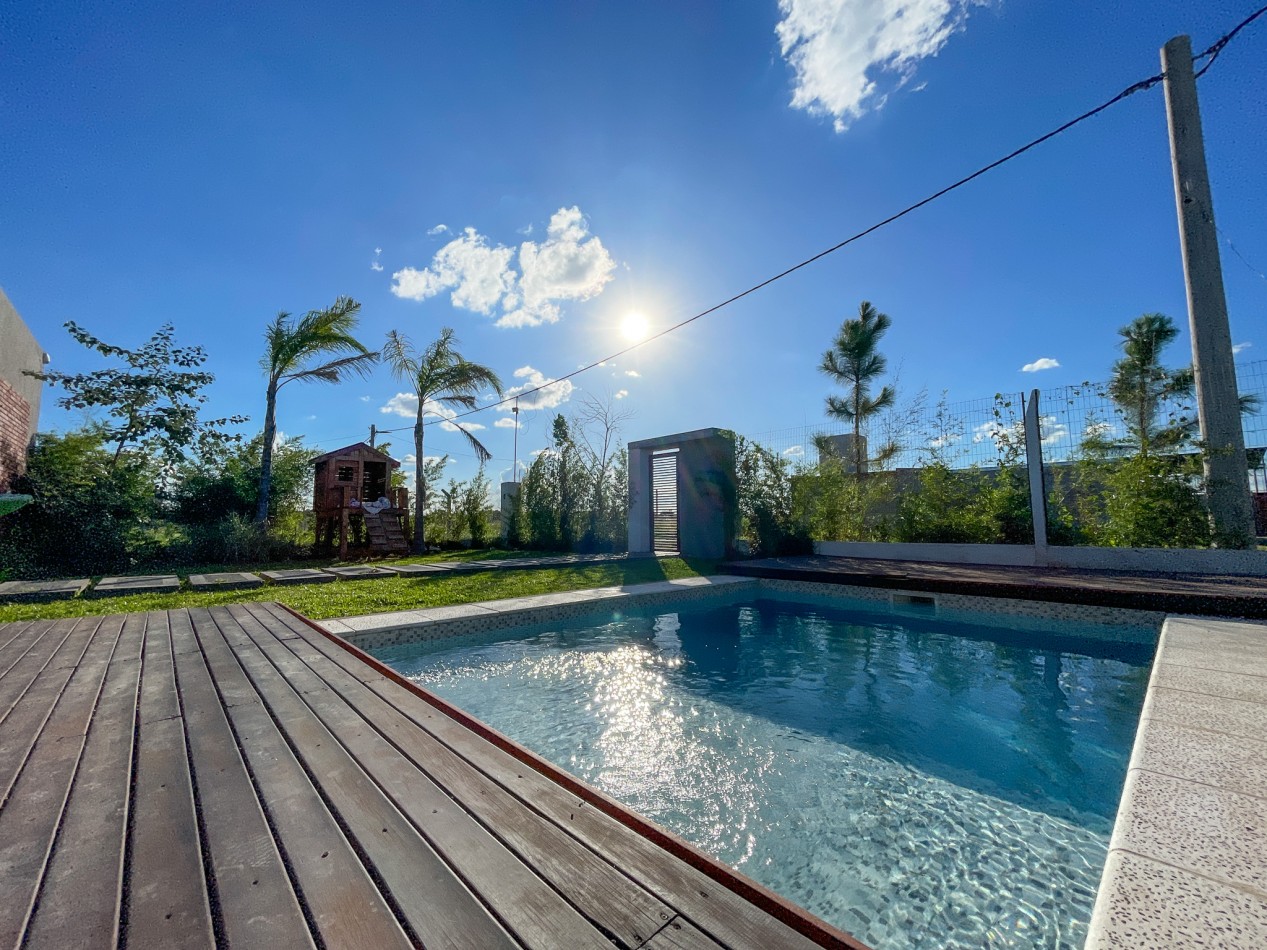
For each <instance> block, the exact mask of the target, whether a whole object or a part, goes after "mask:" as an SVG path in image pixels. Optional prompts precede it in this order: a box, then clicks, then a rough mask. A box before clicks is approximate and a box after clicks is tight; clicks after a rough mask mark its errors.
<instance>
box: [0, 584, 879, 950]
mask: <svg viewBox="0 0 1267 950" xmlns="http://www.w3.org/2000/svg"><path fill="white" fill-rule="evenodd" d="M115 946H119V947H126V946H130V947H145V948H149V947H181V948H197V947H210V946H218V947H233V948H235V950H236V948H242V947H261V948H267V950H284V948H289V947H306V948H317V947H322V948H330V950H334V948H376V950H377V948H390V947H410V946H426V947H471V948H481V950H484V948H498V947H541V948H584V947H594V948H610V947H612V946H616V947H627V948H639V947H645V948H648V950H664V948H701V950H702V948H709V947H718V946H725V947H734V948H739V947H762V948H772V947H793V948H795V947H805V948H808V947H812V946H836V947H851V948H859V947H862V944H860V943H858V942H857V941H855V940H853V939H852V938H850V937H848V936H846V935H845V934H842V933H840V932H839V931H835V930H833V929H832V928H830V927H828V926H827V925H826V924H823V923H822V922H821V921H818V920H817V919H816V918H814V917H812V916H810V915H808V914H806V913H805V912H804V911H801V910H799V909H798V908H796V907H794V906H792V905H790V904H788V903H786V902H784V901H782V900H780V899H779V898H777V897H775V896H774V895H773V894H771V893H770V892H768V891H765V890H764V889H762V888H760V887H759V886H758V885H756V884H753V883H752V882H750V881H748V880H747V879H746V878H743V877H741V876H740V875H737V874H735V873H734V872H732V871H730V870H729V869H726V868H724V867H722V866H721V865H718V864H716V862H713V861H712V860H711V859H709V858H707V857H706V856H704V855H703V854H702V853H700V852H698V851H696V850H694V849H692V848H690V847H689V846H687V845H684V844H682V843H681V842H679V841H677V840H676V839H674V838H672V837H671V836H669V835H667V834H666V833H664V832H662V831H660V830H659V829H657V828H656V827H655V826H652V825H650V824H649V823H647V822H645V821H643V820H642V819H639V818H638V817H637V816H635V815H633V814H632V813H629V812H628V811H626V810H625V809H623V808H621V807H620V806H619V805H617V804H616V803H614V802H612V801H611V800H609V799H606V798H605V797H603V796H602V795H600V794H598V793H596V792H594V791H592V790H590V789H588V788H586V787H585V786H583V785H581V784H580V783H579V782H577V781H576V780H574V779H571V778H570V777H569V776H566V775H565V774H564V773H561V772H559V771H558V770H556V769H554V768H553V767H552V766H549V765H548V764H546V763H544V762H543V761H542V760H540V759H537V758H536V757H535V756H533V755H532V754H531V753H528V752H526V751H525V750H523V749H521V748H520V747H518V746H516V745H515V744H514V743H513V742H510V741H509V740H507V739H505V738H504V737H502V736H500V735H499V734H497V733H494V732H492V731H491V730H489V729H487V727H483V726H482V725H481V724H479V723H476V722H474V721H472V720H469V719H468V718H467V717H464V716H463V715H462V714H461V713H460V712H458V711H456V710H453V709H451V708H450V707H448V706H447V705H446V704H445V703H443V701H441V700H439V699H438V698H436V697H432V696H430V695H429V694H425V693H423V692H422V691H420V690H417V689H416V688H414V687H412V686H411V685H410V684H408V683H406V682H405V681H403V680H400V679H399V678H398V677H395V676H394V674H392V673H391V672H390V671H388V670H386V668H383V667H381V666H379V665H377V664H376V663H374V662H373V661H370V660H368V659H367V658H365V657H364V656H363V655H361V654H358V653H357V651H355V650H354V649H353V648H351V647H348V646H347V645H346V644H343V643H342V642H341V641H337V639H335V638H333V637H330V636H329V635H327V634H325V633H324V632H322V631H319V630H318V629H316V628H315V627H314V626H312V625H310V624H308V623H307V622H306V621H304V620H303V619H302V618H300V617H298V616H297V615H294V614H292V613H290V612H289V611H287V610H286V609H285V608H282V607H279V606H278V605H276V604H248V605H242V606H232V607H217V608H212V609H210V610H204V609H196V610H173V611H169V612H156V613H149V614H129V615H126V616H112V617H89V618H82V619H78V620H64V621H36V622H30V623H10V624H0V947H36V948H38V947H58V948H63V947H115Z"/></svg>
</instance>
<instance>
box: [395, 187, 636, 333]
mask: <svg viewBox="0 0 1267 950" xmlns="http://www.w3.org/2000/svg"><path fill="white" fill-rule="evenodd" d="M433 230H434V229H433ZM516 257H517V258H518V264H519V268H518V270H516V269H515V266H514V261H515V259H516ZM615 268H616V264H615V261H613V260H612V256H611V255H610V254H609V253H608V252H607V248H605V247H604V246H603V242H602V241H601V240H600V239H599V238H598V237H597V236H596V235H593V234H591V233H590V231H589V224H588V222H587V221H586V220H585V216H584V215H583V214H581V209H580V208H578V207H576V206H573V207H571V208H560V209H559V210H558V211H556V212H555V213H554V215H553V217H551V218H550V225H549V227H548V228H547V230H546V239H545V241H543V242H541V243H540V244H538V243H536V242H535V241H524V242H523V243H522V244H521V245H520V246H519V247H518V249H516V248H513V247H504V246H501V245H499V246H497V247H490V246H489V242H488V238H486V237H485V236H484V235H482V234H480V233H478V232H477V231H476V230H475V229H474V228H467V229H466V230H465V232H464V233H463V235H462V236H461V237H459V238H457V239H455V240H453V241H450V242H449V243H448V244H446V245H445V246H444V247H442V248H440V250H439V251H437V252H436V255H435V257H434V258H433V259H432V261H431V263H430V264H429V265H428V266H426V267H424V268H422V269H421V270H419V269H418V268H416V267H406V268H404V269H403V270H400V271H397V272H396V273H395V274H393V275H392V279H393V281H394V283H393V284H392V293H394V294H395V295H396V296H397V297H405V298H408V299H410V300H426V299H428V298H429V297H434V296H436V295H437V294H439V293H441V292H443V291H445V290H450V291H452V296H451V298H450V299H451V301H452V303H453V306H455V307H459V308H461V309H463V310H471V311H473V312H475V313H482V314H484V315H486V316H494V315H495V316H496V317H497V325H498V326H501V327H533V326H540V325H541V324H543V323H556V322H558V320H559V317H560V316H561V313H562V311H561V308H560V304H561V303H562V302H564V301H569V300H577V301H583V300H589V299H590V298H591V297H595V296H597V295H598V294H600V293H602V292H603V288H604V287H605V286H606V285H607V283H608V282H609V281H610V280H611V279H612V271H613V270H615Z"/></svg>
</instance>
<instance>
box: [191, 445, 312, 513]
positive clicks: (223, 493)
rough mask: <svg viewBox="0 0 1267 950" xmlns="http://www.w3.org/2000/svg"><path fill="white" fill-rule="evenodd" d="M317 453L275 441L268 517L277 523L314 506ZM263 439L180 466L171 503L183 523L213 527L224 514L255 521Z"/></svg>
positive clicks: (300, 446)
mask: <svg viewBox="0 0 1267 950" xmlns="http://www.w3.org/2000/svg"><path fill="white" fill-rule="evenodd" d="M316 455H317V453H316V451H314V450H313V449H309V448H307V447H305V446H304V444H303V440H302V439H301V438H300V437H298V436H293V437H290V438H287V439H284V440H277V439H274V448H273V453H272V467H273V471H272V479H271V486H272V487H271V489H270V491H269V508H268V518H269V520H270V521H273V520H276V519H278V518H280V517H283V516H285V515H288V514H295V513H298V512H301V511H304V510H306V509H307V508H309V507H311V504H312V460H313V458H314V457H315V456H316ZM263 458H264V435H263V433H260V434H259V435H257V436H255V438H253V439H251V440H250V441H249V442H245V443H241V444H236V445H230V446H224V447H223V448H222V449H220V450H219V451H217V452H213V453H210V454H208V455H202V456H197V457H194V458H191V459H187V460H186V461H185V462H183V463H182V464H181V465H180V466H178V467H177V470H176V474H175V478H174V479H173V481H174V487H173V488H172V491H171V503H172V506H173V515H174V517H175V519H176V520H177V521H179V522H181V523H183V524H210V523H212V522H215V521H219V520H220V519H221V518H223V517H224V516H225V515H228V514H230V513H233V514H236V515H238V516H240V517H241V518H244V519H248V520H250V519H251V518H252V517H253V516H254V514H255V510H256V502H257V501H258V495H259V485H260V473H261V470H262V467H263Z"/></svg>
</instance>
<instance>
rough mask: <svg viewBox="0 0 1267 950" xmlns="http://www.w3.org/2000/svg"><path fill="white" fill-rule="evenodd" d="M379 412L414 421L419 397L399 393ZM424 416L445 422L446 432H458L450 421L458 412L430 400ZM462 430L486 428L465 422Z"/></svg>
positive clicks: (424, 410)
mask: <svg viewBox="0 0 1267 950" xmlns="http://www.w3.org/2000/svg"><path fill="white" fill-rule="evenodd" d="M378 411H379V412H385V413H388V414H390V415H397V416H403V417H404V418H406V419H414V418H416V417H417V414H418V397H417V396H415V395H414V394H413V393H397V394H396V395H394V396H392V398H391V399H389V400H387V403H386V404H385V405H382V406H379V407H378ZM422 414H423V417H424V418H426V417H427V416H433V417H435V418H437V419H443V420H445V421H444V422H441V423H440V428H441V429H443V430H444V431H445V432H457V431H458V427H457V425H456V424H455V423H453V422H451V421H449V420H451V419H453V418H454V417H455V416H456V415H457V411H456V410H454V409H450V408H449V407H448V406H446V405H444V404H443V403H439V402H436V401H435V400H428V402H427V405H426V406H425V407H424V409H423V413H422ZM462 428H464V429H483V428H486V427H485V426H482V425H480V424H479V423H478V422H470V421H463V423H462Z"/></svg>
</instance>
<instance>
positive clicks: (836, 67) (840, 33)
mask: <svg viewBox="0 0 1267 950" xmlns="http://www.w3.org/2000/svg"><path fill="white" fill-rule="evenodd" d="M974 2H980V0H779V10H780V11H781V12H782V14H783V19H782V20H780V21H779V23H778V25H777V26H776V27H775V32H776V33H777V34H778V37H779V44H780V47H781V50H782V53H783V58H784V59H786V60H787V62H788V63H789V65H791V67H792V69H793V70H794V71H795V73H796V80H795V86H794V89H793V91H792V106H793V108H797V109H804V110H805V111H806V112H809V113H810V114H811V115H825V116H831V118H832V120H833V124H834V126H835V129H836V131H837V132H844V131H845V130H846V129H847V128H849V126H850V124H851V123H852V122H853V121H854V120H855V119H858V118H860V117H861V116H863V115H865V114H866V113H867V112H869V111H871V110H873V109H879V108H880V107H881V106H883V105H884V103H885V100H886V99H887V98H888V94H889V92H891V91H893V90H895V89H897V88H899V87H901V86H903V85H905V84H906V83H907V82H908V81H909V80H910V79H911V78H912V77H913V76H914V75H915V67H916V65H917V64H918V63H919V62H920V61H921V60H923V59H925V58H927V57H929V56H935V55H937V53H938V52H939V51H940V50H941V48H942V47H943V46H944V45H945V44H946V41H947V40H948V39H949V38H950V36H951V34H952V33H954V32H955V31H956V30H958V29H959V28H960V27H961V26H962V25H963V22H964V20H965V19H966V17H967V15H968V7H969V6H970V5H971V4H972V3H974ZM882 86H883V88H882Z"/></svg>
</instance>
